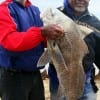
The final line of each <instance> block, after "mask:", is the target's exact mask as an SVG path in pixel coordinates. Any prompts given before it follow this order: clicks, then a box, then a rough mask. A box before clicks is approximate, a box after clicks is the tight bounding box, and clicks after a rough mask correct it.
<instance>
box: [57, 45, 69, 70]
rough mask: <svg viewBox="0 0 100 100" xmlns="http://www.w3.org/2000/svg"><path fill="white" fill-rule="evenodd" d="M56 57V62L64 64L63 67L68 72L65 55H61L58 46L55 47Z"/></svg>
mask: <svg viewBox="0 0 100 100" xmlns="http://www.w3.org/2000/svg"><path fill="white" fill-rule="evenodd" d="M55 51H56V52H55V55H56V61H57V62H58V63H62V64H63V66H64V67H65V69H66V70H67V71H68V67H67V65H66V63H65V60H64V57H63V55H62V53H61V50H60V49H59V46H58V45H57V44H56V47H55Z"/></svg>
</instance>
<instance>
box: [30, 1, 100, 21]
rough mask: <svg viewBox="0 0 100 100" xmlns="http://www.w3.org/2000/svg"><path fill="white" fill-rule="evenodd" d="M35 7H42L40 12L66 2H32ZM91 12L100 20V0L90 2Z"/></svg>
mask: <svg viewBox="0 0 100 100" xmlns="http://www.w3.org/2000/svg"><path fill="white" fill-rule="evenodd" d="M30 1H31V2H32V3H33V4H34V5H37V6H38V7H40V10H44V9H46V8H47V7H54V8H56V7H57V6H60V5H63V1H64V0H30ZM89 10H90V12H92V13H93V14H95V15H96V16H98V17H99V19H100V0H90V5H89Z"/></svg>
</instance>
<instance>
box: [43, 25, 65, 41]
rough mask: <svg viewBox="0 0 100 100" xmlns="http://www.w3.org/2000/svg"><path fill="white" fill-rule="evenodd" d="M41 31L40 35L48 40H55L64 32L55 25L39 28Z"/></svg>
mask: <svg viewBox="0 0 100 100" xmlns="http://www.w3.org/2000/svg"><path fill="white" fill-rule="evenodd" d="M41 31H42V35H43V36H45V37H46V38H49V39H56V38H58V37H61V36H63V35H64V30H63V29H62V28H61V27H60V26H58V25H56V24H51V25H47V26H44V27H41Z"/></svg>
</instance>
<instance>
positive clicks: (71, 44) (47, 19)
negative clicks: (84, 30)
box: [37, 9, 88, 100]
mask: <svg viewBox="0 0 100 100" xmlns="http://www.w3.org/2000/svg"><path fill="white" fill-rule="evenodd" d="M41 16H42V20H43V22H44V25H49V24H57V25H59V26H60V27H62V28H63V29H64V32H65V35H64V36H62V37H61V38H58V39H56V40H49V39H47V50H46V51H45V52H44V53H43V55H42V56H41V57H40V59H39V62H38V65H37V66H44V65H45V64H47V63H48V62H50V61H52V62H53V64H54V66H55V69H56V71H57V75H58V78H59V82H60V85H61V88H62V89H63V91H64V94H65V96H66V97H67V100H77V99H78V98H79V97H80V96H81V95H82V93H83V88H84V83H85V73H84V69H83V66H82V60H83V58H84V56H85V55H86V54H87V53H88V48H87V46H86V44H85V42H84V40H83V39H82V38H81V30H80V29H79V27H78V26H77V24H76V23H75V22H74V21H72V20H71V19H70V18H69V17H67V16H65V15H64V14H63V13H61V12H60V11H59V10H57V9H55V10H52V9H47V10H46V11H44V12H43V13H42V14H41Z"/></svg>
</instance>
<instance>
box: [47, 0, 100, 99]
mask: <svg viewBox="0 0 100 100" xmlns="http://www.w3.org/2000/svg"><path fill="white" fill-rule="evenodd" d="M89 1H90V0H64V6H62V7H59V8H58V9H59V10H60V11H61V12H63V13H64V14H65V15H66V16H69V17H70V18H71V19H73V20H74V21H75V22H76V23H77V24H80V23H81V24H82V23H84V25H89V26H91V27H94V28H95V29H97V30H99V31H100V21H99V20H98V19H97V18H96V17H95V16H94V15H93V14H90V12H89V11H88V5H89ZM84 40H85V42H86V44H87V46H88V48H89V54H88V55H86V57H85V58H84V60H83V66H84V70H85V73H86V82H85V87H84V92H83V95H82V97H81V98H79V100H96V92H97V87H96V85H95V82H94V75H95V72H94V67H93V62H95V64H96V65H97V66H98V67H99V69H100V34H99V33H97V32H93V33H91V34H89V35H87V36H86V37H85V38H84ZM48 74H49V78H50V94H51V100H67V97H66V98H65V96H63V95H62V96H61V97H59V96H58V87H59V81H58V78H57V73H56V70H55V68H54V66H53V65H52V64H50V67H49V71H48ZM59 98H60V99H59Z"/></svg>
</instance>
